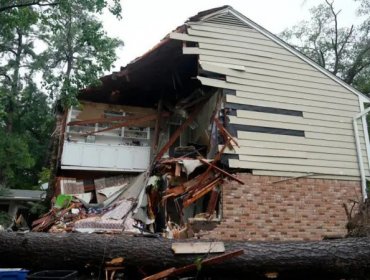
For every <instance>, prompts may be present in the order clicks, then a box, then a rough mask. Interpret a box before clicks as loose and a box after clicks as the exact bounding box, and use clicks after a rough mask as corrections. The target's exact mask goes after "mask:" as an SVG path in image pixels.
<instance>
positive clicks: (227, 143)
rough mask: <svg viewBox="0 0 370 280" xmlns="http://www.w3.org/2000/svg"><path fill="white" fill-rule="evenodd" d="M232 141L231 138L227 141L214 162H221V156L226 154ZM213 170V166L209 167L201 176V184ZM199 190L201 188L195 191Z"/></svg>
mask: <svg viewBox="0 0 370 280" xmlns="http://www.w3.org/2000/svg"><path fill="white" fill-rule="evenodd" d="M230 141H231V138H228V139H227V140H226V143H225V145H224V146H223V147H222V148H221V150H220V151H219V152H218V153H217V154H216V156H215V158H214V159H213V161H214V162H217V161H219V160H220V159H221V155H222V154H223V153H224V151H225V149H226V147H227V145H229V144H230ZM211 170H212V166H208V168H207V170H206V171H205V172H204V173H203V174H202V175H200V176H201V178H200V179H199V181H200V182H203V180H204V179H206V177H207V175H209V174H210V172H211ZM197 189H199V188H195V190H194V191H196V190H197Z"/></svg>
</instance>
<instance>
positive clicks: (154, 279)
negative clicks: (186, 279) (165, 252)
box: [143, 250, 244, 280]
mask: <svg viewBox="0 0 370 280" xmlns="http://www.w3.org/2000/svg"><path fill="white" fill-rule="evenodd" d="M243 254H244V250H236V251H233V252H230V253H225V254H221V255H218V256H216V257H212V258H209V259H205V260H202V261H200V262H199V263H198V264H196V263H193V264H189V265H185V266H183V267H179V268H174V267H171V268H169V269H166V270H164V271H161V272H158V273H156V274H153V275H151V276H148V277H145V278H143V280H159V279H163V278H165V277H169V276H175V275H181V274H183V273H186V272H189V271H193V270H196V269H197V268H198V267H199V266H200V267H202V266H207V265H211V264H218V263H221V262H223V261H225V260H228V259H231V258H234V257H238V256H241V255H243Z"/></svg>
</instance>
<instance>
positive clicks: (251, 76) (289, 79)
mask: <svg viewBox="0 0 370 280" xmlns="http://www.w3.org/2000/svg"><path fill="white" fill-rule="evenodd" d="M185 49H189V48H184V50H185ZM194 52H195V51H194ZM200 65H201V67H202V68H203V69H204V70H208V71H211V72H217V73H220V74H224V75H227V76H230V77H234V78H242V79H246V80H255V81H263V82H266V80H268V82H269V83H277V84H283V85H284V84H286V85H294V86H296V85H297V84H299V85H300V86H304V87H307V88H313V89H317V88H320V89H321V90H326V91H329V92H346V90H345V89H343V87H341V86H338V85H335V86H333V85H332V84H330V83H325V82H324V81H323V79H321V78H314V77H307V76H306V75H297V74H293V73H289V74H285V75H284V73H283V75H282V72H276V71H274V73H278V74H275V76H274V75H271V74H270V75H269V72H268V70H265V69H261V70H262V71H260V72H259V73H253V72H251V71H249V70H251V69H254V68H251V67H245V66H243V68H242V69H241V70H242V71H240V70H239V71H237V70H233V69H228V68H227V67H225V66H224V65H222V64H221V65H219V66H217V65H215V64H214V63H212V62H208V63H207V62H203V61H201V62H200ZM266 71H267V72H266ZM344 98H345V99H351V100H354V98H353V97H351V96H350V97H347V96H345V97H344Z"/></svg>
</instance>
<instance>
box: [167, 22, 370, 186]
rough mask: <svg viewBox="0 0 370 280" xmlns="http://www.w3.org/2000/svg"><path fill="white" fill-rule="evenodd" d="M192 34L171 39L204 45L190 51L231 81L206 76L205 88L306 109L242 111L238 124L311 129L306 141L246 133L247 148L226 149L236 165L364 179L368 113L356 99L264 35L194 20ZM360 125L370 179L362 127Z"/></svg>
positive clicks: (251, 101) (231, 98)
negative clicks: (363, 118) (363, 120)
mask: <svg viewBox="0 0 370 280" xmlns="http://www.w3.org/2000/svg"><path fill="white" fill-rule="evenodd" d="M187 33H188V34H177V33H173V34H171V35H170V37H171V38H173V39H177V40H183V41H190V42H196V43H198V44H197V46H196V47H184V49H183V52H184V54H189V55H198V56H199V65H200V67H201V68H202V69H203V70H205V71H209V72H213V73H218V74H221V75H224V76H225V80H221V79H220V80H218V79H214V78H207V77H202V76H198V79H199V80H200V81H201V83H202V84H203V85H205V86H212V87H217V88H224V89H230V90H234V91H235V95H233V94H227V95H226V96H225V102H227V103H236V104H245V105H253V106H262V107H271V108H277V109H286V110H294V111H301V112H302V116H295V115H284V114H276V113H266V112H256V111H250V110H243V107H240V109H237V110H236V115H234V116H233V115H230V116H229V122H230V124H231V125H232V124H238V125H247V126H254V127H256V126H257V127H266V128H276V129H287V130H292V131H304V137H301V136H291V135H278V134H270V133H260V132H249V131H242V130H239V131H237V135H236V136H237V140H238V142H239V145H240V148H237V147H236V148H235V150H234V151H229V150H227V151H226V153H230V154H238V158H239V159H234V158H230V159H229V165H230V167H232V168H246V169H251V170H253V173H254V174H264V175H274V176H306V175H307V174H310V176H315V177H318V178H329V177H331V178H341V179H347V180H358V179H359V176H360V173H359V166H358V158H357V152H356V145H355V139H354V131H353V123H352V120H353V117H354V116H355V115H356V114H358V113H359V112H360V106H359V97H358V96H357V95H356V94H354V93H353V92H351V91H350V90H348V89H347V88H345V87H344V86H343V85H341V84H340V83H338V82H337V81H335V80H333V79H331V78H329V77H328V76H327V75H325V74H324V73H322V72H320V71H319V70H318V69H316V68H315V67H313V66H312V65H310V64H309V63H307V62H305V61H304V60H302V59H301V58H300V57H299V56H297V55H295V54H293V53H292V52H290V51H288V50H287V49H285V48H284V47H282V46H281V45H280V44H278V43H276V42H274V41H273V40H271V39H270V38H268V37H266V36H265V35H263V34H262V33H260V32H259V31H258V30H254V29H251V28H243V27H240V26H238V27H235V28H234V27H232V26H230V25H229V26H224V25H221V24H216V23H190V24H189V27H188V30H187ZM225 106H226V107H227V104H226V105H225ZM358 127H359V133H360V142H361V151H362V157H363V162H364V165H365V168H366V169H367V170H366V173H367V175H369V171H368V166H369V164H368V158H367V152H366V145H365V137H364V131H363V126H362V125H361V124H360V122H359V126H358ZM240 129H242V128H241V127H240ZM287 174H289V175H287ZM320 176H321V177H320Z"/></svg>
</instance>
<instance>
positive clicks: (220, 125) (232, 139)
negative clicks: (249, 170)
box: [214, 118, 240, 148]
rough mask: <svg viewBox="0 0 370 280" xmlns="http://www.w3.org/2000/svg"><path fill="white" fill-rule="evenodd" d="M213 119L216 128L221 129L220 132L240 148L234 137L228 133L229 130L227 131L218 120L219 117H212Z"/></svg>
mask: <svg viewBox="0 0 370 280" xmlns="http://www.w3.org/2000/svg"><path fill="white" fill-rule="evenodd" d="M214 120H215V123H216V125H217V127H218V129H219V130H221V133H223V134H226V135H227V136H228V137H229V138H231V141H232V142H234V144H235V145H236V146H237V147H238V148H240V146H239V144H238V142H237V141H236V140H235V139H234V137H233V136H232V135H231V134H230V132H228V131H227V129H226V128H225V127H224V126H223V125H222V124H221V122H220V121H219V119H217V118H214Z"/></svg>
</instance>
